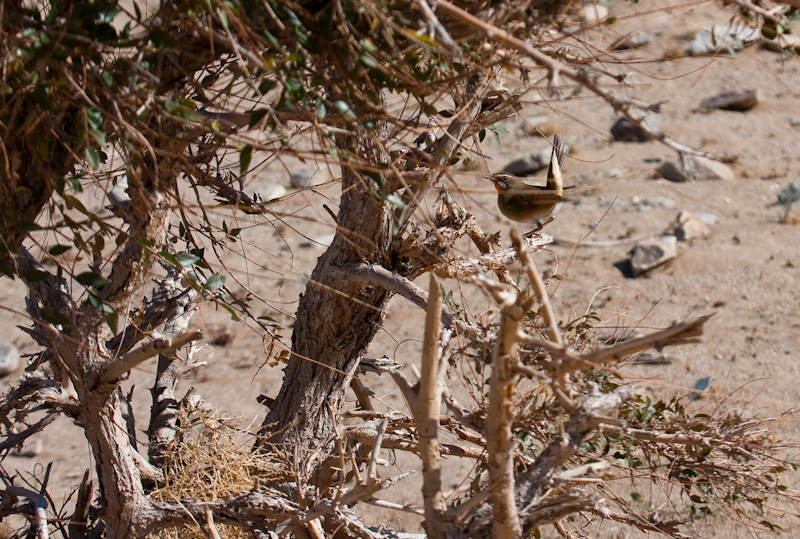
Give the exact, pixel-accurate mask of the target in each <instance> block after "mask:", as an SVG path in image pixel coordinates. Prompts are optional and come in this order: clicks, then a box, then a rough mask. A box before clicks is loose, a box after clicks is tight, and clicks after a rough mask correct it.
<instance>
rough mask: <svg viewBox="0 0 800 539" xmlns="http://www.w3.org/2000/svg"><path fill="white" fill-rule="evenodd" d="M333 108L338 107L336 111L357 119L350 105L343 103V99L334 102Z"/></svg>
mask: <svg viewBox="0 0 800 539" xmlns="http://www.w3.org/2000/svg"><path fill="white" fill-rule="evenodd" d="M333 106H334V107H336V110H338V111H339V112H341V113H342V114H345V115H347V116H349V117H351V118H355V117H356V113H355V112H353V110H352V109H351V108H350V105H348V104H347V103H346V102H345V101H342V100H341V99H339V100H337V101H334V102H333Z"/></svg>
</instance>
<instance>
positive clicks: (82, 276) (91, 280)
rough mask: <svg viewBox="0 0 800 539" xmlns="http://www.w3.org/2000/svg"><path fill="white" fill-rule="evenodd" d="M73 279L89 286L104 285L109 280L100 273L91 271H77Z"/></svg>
mask: <svg viewBox="0 0 800 539" xmlns="http://www.w3.org/2000/svg"><path fill="white" fill-rule="evenodd" d="M75 280H76V281H78V282H79V283H81V284H82V285H83V286H91V287H94V288H100V287H101V286H105V285H107V284H108V283H110V282H111V281H109V280H108V279H106V278H105V277H103V276H102V275H98V274H96V273H95V272H93V271H85V272H83V273H79V274H78V275H76V276H75Z"/></svg>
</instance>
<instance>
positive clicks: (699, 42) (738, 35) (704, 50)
mask: <svg viewBox="0 0 800 539" xmlns="http://www.w3.org/2000/svg"><path fill="white" fill-rule="evenodd" d="M760 37H761V30H760V28H759V27H758V26H755V27H752V28H751V27H749V26H747V25H745V24H733V25H728V24H715V25H713V26H710V27H708V28H703V29H702V30H700V31H699V32H697V34H696V35H695V36H694V39H693V40H692V42H691V43H690V44H689V47H688V48H687V49H686V52H687V53H688V54H690V55H692V56H701V55H704V54H716V53H718V52H720V51H721V50H723V49H727V50H731V51H738V50H740V49H742V48H744V47H746V46H748V45H751V44H752V43H753V42H754V41H755V40H757V39H759V38H760Z"/></svg>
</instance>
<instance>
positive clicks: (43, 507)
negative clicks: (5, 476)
mask: <svg viewBox="0 0 800 539" xmlns="http://www.w3.org/2000/svg"><path fill="white" fill-rule="evenodd" d="M5 494H7V495H10V496H23V497H25V498H28V500H30V502H31V505H32V506H33V514H34V521H35V522H36V539H48V537H49V536H50V533H49V531H48V530H47V498H45V497H44V496H42V495H41V494H39V493H38V492H34V491H32V490H29V489H27V488H22V487H17V486H13V485H10V486H8V487H6V490H5Z"/></svg>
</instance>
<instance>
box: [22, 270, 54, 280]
mask: <svg viewBox="0 0 800 539" xmlns="http://www.w3.org/2000/svg"><path fill="white" fill-rule="evenodd" d="M49 276H50V274H49V273H47V272H46V271H44V270H39V269H29V270H25V271H23V272H22V278H23V279H25V280H26V281H28V282H29V283H35V282H37V281H43V280H45V279H47V278H48V277H49Z"/></svg>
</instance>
